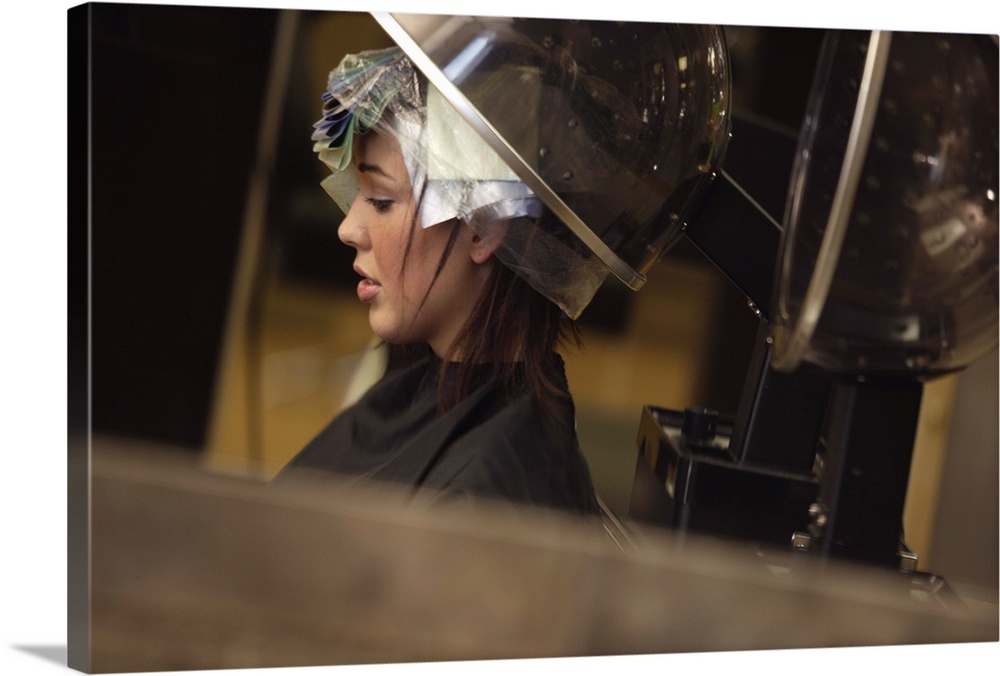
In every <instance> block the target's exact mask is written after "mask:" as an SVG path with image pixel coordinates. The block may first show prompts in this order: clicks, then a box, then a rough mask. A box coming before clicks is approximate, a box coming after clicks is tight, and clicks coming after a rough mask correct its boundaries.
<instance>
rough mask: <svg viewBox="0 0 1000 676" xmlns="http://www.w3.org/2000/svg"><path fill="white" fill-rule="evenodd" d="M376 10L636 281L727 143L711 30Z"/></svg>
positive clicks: (498, 147)
mask: <svg viewBox="0 0 1000 676" xmlns="http://www.w3.org/2000/svg"><path fill="white" fill-rule="evenodd" d="M373 16H374V17H375V18H376V20H377V21H378V22H379V23H380V24H381V26H382V27H383V29H385V30H386V32H387V33H389V35H390V36H391V37H392V38H393V40H395V41H396V43H397V44H398V45H399V46H400V47H401V48H402V49H403V51H404V52H405V53H406V54H407V56H409V57H410V59H411V60H412V61H413V63H414V64H415V65H416V66H417V68H419V69H420V70H421V71H423V73H424V75H426V76H427V78H428V80H429V81H430V82H431V83H432V84H433V85H434V86H435V87H436V88H437V89H438V90H439V91H440V92H441V93H442V94H443V95H444V97H445V98H446V99H447V100H448V101H449V102H450V103H451V105H452V106H453V107H454V108H455V109H456V110H457V111H458V112H459V114H460V115H461V116H462V117H463V118H464V119H465V120H466V121H467V122H468V123H469V124H470V125H471V126H472V127H473V128H474V129H475V130H476V131H477V132H478V133H479V134H480V135H481V136H482V137H483V139H484V140H485V141H486V142H487V143H488V144H489V145H490V146H491V147H492V148H493V149H494V150H495V151H496V152H497V153H498V154H499V155H500V157H501V158H502V159H503V160H504V161H505V162H506V163H507V164H508V165H509V166H510V168H511V169H512V170H513V171H514V173H515V174H516V175H517V176H518V178H519V179H520V180H521V181H523V182H524V183H525V184H526V185H527V186H528V187H529V188H531V190H532V191H533V192H534V193H535V195H536V196H537V197H538V198H539V199H540V200H541V201H542V202H543V203H544V204H545V205H546V206H547V207H548V208H549V209H550V210H551V211H552V212H554V213H555V215H556V216H558V217H559V219H560V220H561V221H562V222H563V223H564V224H565V225H566V226H567V227H568V229H569V230H570V231H571V232H572V233H573V235H575V236H576V237H577V238H578V239H579V240H580V241H581V242H583V244H585V245H586V247H587V249H589V251H590V252H592V253H593V254H594V255H595V256H597V257H598V258H599V259H600V261H601V262H602V263H603V264H604V265H605V266H606V267H607V268H609V269H610V270H611V271H612V272H613V273H614V274H615V275H616V276H617V277H618V278H620V279H621V280H622V281H623V282H625V283H626V284H627V285H628V286H629V287H631V288H633V289H638V288H639V287H640V286H642V284H643V282H644V281H645V272H646V271H647V270H648V269H649V267H650V266H651V265H652V264H653V263H654V262H655V261H656V260H657V259H658V258H659V257H660V255H661V254H662V253H663V252H664V251H665V250H666V249H667V248H668V247H669V246H670V245H672V244H673V243H674V242H675V241H676V240H677V239H678V238H679V237H680V236H681V233H682V226H683V220H684V217H685V213H686V212H687V211H688V209H689V208H690V207H691V205H692V202H693V201H694V200H693V198H694V197H695V196H696V195H697V192H698V191H699V189H700V188H701V187H702V185H703V184H704V183H705V182H706V181H708V180H710V178H711V177H712V175H713V172H714V170H715V169H716V168H717V167H718V165H719V163H720V162H721V160H722V157H723V154H724V151H725V146H726V142H727V140H728V137H729V112H728V106H729V98H730V94H729V66H728V61H727V59H728V55H727V49H726V45H725V40H724V37H723V34H722V31H721V29H719V28H718V27H710V26H693V25H665V24H654V23H624V22H609V21H569V20H565V19H558V20H553V19H516V18H502V17H456V16H430V15H407V14H392V15H389V14H379V13H375V14H373Z"/></svg>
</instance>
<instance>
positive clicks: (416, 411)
mask: <svg viewBox="0 0 1000 676" xmlns="http://www.w3.org/2000/svg"><path fill="white" fill-rule="evenodd" d="M427 353H428V354H427V355H425V356H423V357H420V358H418V359H416V361H414V362H413V363H412V364H411V365H409V366H406V367H401V368H396V369H392V370H390V371H389V372H388V373H387V374H386V375H385V376H384V377H383V378H382V379H381V380H380V381H379V382H378V383H376V384H375V385H374V386H373V387H372V388H371V389H370V390H369V391H368V392H367V393H366V394H365V395H364V396H363V397H362V398H361V399H360V400H359V401H358V402H357V403H356V404H354V405H353V406H351V407H350V408H348V409H346V410H345V411H344V412H343V413H341V414H340V415H339V416H338V417H337V418H335V419H334V420H333V422H331V423H330V424H329V425H328V426H327V427H326V428H325V429H324V430H323V431H321V432H320V433H319V434H318V435H317V436H316V438H314V439H313V440H312V441H311V442H310V443H309V444H307V445H306V447H305V448H304V449H302V451H301V452H300V453H299V454H298V455H296V456H295V457H294V458H293V459H292V461H291V462H290V463H289V465H288V468H317V469H322V470H327V471H330V472H334V473H336V474H339V475H351V476H354V477H359V478H364V479H375V480H383V481H392V482H399V483H404V484H408V485H411V486H414V487H416V488H420V489H436V490H438V491H441V492H442V495H443V496H444V497H449V498H455V497H466V498H469V497H477V496H481V497H489V498H500V499H504V500H510V501H515V502H520V503H525V504H531V505H538V506H543V507H554V508H559V509H565V510H570V511H575V512H581V513H598V507H597V502H596V499H595V497H594V489H593V486H592V484H591V480H590V473H589V471H588V469H587V464H586V461H585V460H584V458H583V455H582V454H581V452H580V447H579V443H578V441H577V437H576V429H575V427H576V425H575V412H574V407H573V401H572V399H571V398H570V396H569V392H568V388H567V385H566V377H565V367H564V364H563V361H562V358H561V357H560V356H559V355H556V354H553V355H552V359H553V367H554V372H555V373H557V374H558V383H559V386H560V388H561V390H562V392H563V394H564V395H565V396H563V397H553V398H552V399H551V400H550V401H548V402H547V406H545V407H543V406H542V405H541V404H540V403H539V402H538V401H537V400H536V398H535V397H534V396H533V395H532V394H531V393H530V392H529V391H527V390H524V391H521V392H515V393H514V394H509V393H505V392H504V391H503V388H502V386H501V385H500V384H499V383H498V382H496V381H489V380H488V379H487V378H485V377H478V378H477V380H476V386H475V387H474V388H472V389H471V392H470V394H469V395H468V396H467V397H465V398H464V399H463V400H462V401H460V402H459V403H458V404H457V405H456V406H454V407H453V408H451V409H449V410H447V411H446V412H444V413H440V412H439V409H438V385H439V378H440V377H442V376H441V373H442V371H441V366H442V363H441V360H440V359H439V358H438V357H437V356H435V355H434V354H433V353H432V352H431V351H430V350H427ZM453 370H454V367H453V366H452V365H449V366H448V367H447V368H446V369H445V370H444V376H443V377H445V378H447V377H449V375H450V374H451V373H452V372H453ZM293 471H298V469H294V470H293ZM279 476H280V475H279Z"/></svg>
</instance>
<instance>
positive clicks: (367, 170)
mask: <svg viewBox="0 0 1000 676" xmlns="http://www.w3.org/2000/svg"><path fill="white" fill-rule="evenodd" d="M358 171H360V172H361V173H363V174H378V175H379V176H385V177H386V178H388V179H389V180H392V181H394V180H396V179H394V178H393V177H392V176H390V175H389V173H388V172H387V171H386V170H385V169H383V168H382V167H380V166H379V165H377V164H368V163H366V162H359V163H358Z"/></svg>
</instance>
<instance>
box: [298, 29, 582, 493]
mask: <svg viewBox="0 0 1000 676" xmlns="http://www.w3.org/2000/svg"><path fill="white" fill-rule="evenodd" d="M324 98H325V100H326V104H325V106H324V113H325V116H324V119H323V120H321V121H320V122H318V123H317V132H316V133H315V134H314V136H313V138H314V140H316V141H317V145H316V149H317V151H318V152H319V154H320V158H321V159H322V160H323V161H324V163H326V164H327V165H328V166H329V167H330V168H331V169H332V170H333V172H334V173H333V175H332V176H331V177H329V178H328V179H327V180H326V181H324V187H326V188H327V190H328V192H330V194H331V196H332V197H333V198H334V199H335V201H338V203H341V204H344V203H349V204H350V206H349V208H348V209H347V210H346V213H347V216H346V218H345V219H344V221H343V223H342V224H341V226H340V228H339V231H338V235H339V237H340V239H341V240H342V241H343V242H344V243H345V244H347V245H348V246H351V247H353V248H354V249H355V250H356V251H357V255H356V258H355V264H354V269H355V271H356V272H357V273H358V275H359V276H360V277H361V280H360V282H359V283H358V287H357V294H358V298H359V300H360V301H361V302H363V303H366V304H368V306H369V322H370V324H371V327H372V330H373V332H374V333H375V334H376V335H377V336H378V337H379V338H380V339H381V340H382V341H384V342H385V343H387V344H389V345H391V346H399V347H402V348H403V351H404V352H405V359H404V360H403V362H402V365H401V366H398V367H394V368H390V369H389V371H388V372H387V373H386V375H385V376H384V377H383V378H382V380H380V381H379V382H378V383H377V384H376V385H374V386H373V387H372V388H371V389H370V390H369V391H368V392H367V393H366V394H365V395H364V396H363V397H362V398H361V399H360V400H359V401H358V402H357V403H356V404H355V405H353V406H352V407H350V408H348V409H347V410H345V411H344V412H343V413H342V414H341V415H339V416H338V417H337V418H336V419H335V420H334V421H333V422H332V423H331V424H330V425H329V426H328V427H327V428H326V429H324V430H323V431H322V432H320V434H319V435H318V436H317V437H316V438H315V439H314V440H313V441H312V442H310V443H309V444H308V445H307V446H306V447H305V448H304V449H303V450H302V451H301V452H300V453H299V454H298V455H297V456H296V457H295V458H294V459H293V460H292V461H291V463H290V466H291V467H312V468H321V469H325V470H329V471H333V472H336V473H340V474H348V475H354V476H357V477H360V478H372V479H379V480H388V481H396V482H402V483H405V484H410V485H412V486H414V487H417V488H419V489H433V490H436V491H441V492H442V493H441V495H442V496H447V497H449V498H452V499H454V498H458V497H462V496H464V497H466V498H469V497H475V496H482V497H493V498H502V499H507V500H513V501H517V502H522V503H528V504H535V505H540V506H548V507H557V508H562V509H568V510H572V511H577V512H584V513H594V512H597V511H598V510H597V505H596V500H595V498H594V492H593V487H592V484H591V481H590V476H589V473H588V470H587V465H586V462H585V460H584V458H583V456H582V455H581V453H580V449H579V444H578V442H577V438H576V432H575V419H574V416H575V414H574V408H573V402H572V399H571V397H570V395H569V391H568V388H567V384H566V378H565V373H564V366H563V362H562V359H561V358H560V357H559V355H558V354H557V353H556V348H557V346H558V345H559V344H560V343H561V342H562V341H563V340H564V339H567V338H569V339H573V340H576V339H577V334H576V329H575V326H573V325H572V324H571V323H570V322H569V320H568V319H567V317H566V314H565V313H564V311H563V308H567V307H568V304H574V303H578V297H579V296H580V295H581V294H582V295H584V296H586V297H587V298H588V299H589V297H590V295H592V294H593V290H594V288H596V285H597V284H599V281H600V276H601V272H600V271H599V270H597V269H596V268H595V267H594V266H592V265H591V264H590V263H588V262H587V260H586V258H585V257H584V256H582V255H581V254H580V252H579V251H578V250H577V247H576V246H575V244H574V243H573V242H572V241H570V240H569V239H568V238H566V237H563V236H562V233H561V232H560V231H561V229H562V228H561V226H560V225H559V224H558V222H557V221H556V219H554V217H552V216H551V215H550V214H549V212H547V211H546V210H545V209H544V208H542V206H541V204H540V203H539V201H538V200H537V199H536V198H535V197H534V195H533V194H532V193H531V191H530V190H528V189H527V188H526V187H525V186H524V185H523V184H522V183H521V182H520V181H518V180H517V178H516V176H514V175H513V174H512V172H510V170H509V169H508V168H507V167H506V166H505V165H503V163H502V161H500V159H499V158H498V157H496V155H495V153H493V151H492V150H490V149H489V148H488V147H487V146H486V145H485V144H484V143H483V142H482V141H481V140H479V139H478V138H477V136H476V134H475V133H474V132H472V130H471V129H469V128H467V127H466V126H465V125H464V123H462V122H461V120H460V119H459V118H458V116H457V114H456V113H454V111H453V110H451V109H450V107H449V106H448V105H447V104H446V103H444V102H443V100H442V99H441V98H440V95H439V94H438V93H437V92H436V90H434V89H433V88H432V87H429V86H428V84H427V82H426V80H425V79H424V78H423V77H422V76H421V75H420V74H419V73H417V71H416V70H415V69H414V68H413V66H412V64H411V63H410V62H409V60H408V59H407V58H406V57H405V56H404V55H403V54H402V53H401V52H400V51H399V50H397V49H389V50H382V51H378V52H366V53H362V54H359V55H352V56H348V57H345V59H344V61H343V62H342V63H341V64H340V66H338V68H337V69H336V70H335V71H334V72H333V73H331V77H330V83H329V87H328V91H327V93H326V94H325V97H324ZM500 259H503V262H501V260H500ZM537 260H545V261H547V264H548V265H550V266H551V270H544V269H539V267H538V266H537V265H534V264H533V263H532V262H533V261H537ZM512 268H513V269H512ZM515 269H516V270H517V272H516V273H515V271H514V270H515ZM526 280H528V281H526ZM529 281H530V282H531V283H530V284H529ZM581 287H585V288H583V290H582V291H581ZM536 288H537V289H539V290H540V291H541V292H542V293H545V295H542V293H540V292H539V291H536ZM550 299H551V300H550ZM560 306H561V307H560ZM576 312H578V310H576ZM574 314H575V313H574Z"/></svg>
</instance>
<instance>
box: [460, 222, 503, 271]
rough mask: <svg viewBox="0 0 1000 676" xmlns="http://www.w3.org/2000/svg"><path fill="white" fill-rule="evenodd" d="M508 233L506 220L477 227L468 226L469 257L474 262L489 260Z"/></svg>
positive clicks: (480, 262) (479, 262)
mask: <svg viewBox="0 0 1000 676" xmlns="http://www.w3.org/2000/svg"><path fill="white" fill-rule="evenodd" d="M506 234H507V222H506V221H494V222H492V223H487V224H485V225H480V226H478V227H476V228H475V229H474V228H472V227H469V228H468V237H469V257H470V258H471V259H472V262H473V263H476V264H478V265H482V264H483V263H485V262H487V261H488V260H489V259H490V257H491V256H492V255H493V252H495V251H496V250H497V247H498V246H500V243H501V242H503V238H504V236H505V235H506Z"/></svg>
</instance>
